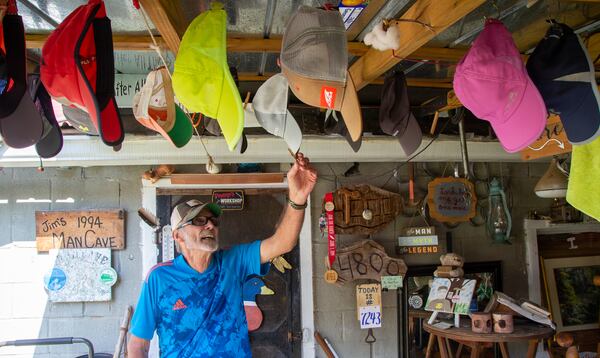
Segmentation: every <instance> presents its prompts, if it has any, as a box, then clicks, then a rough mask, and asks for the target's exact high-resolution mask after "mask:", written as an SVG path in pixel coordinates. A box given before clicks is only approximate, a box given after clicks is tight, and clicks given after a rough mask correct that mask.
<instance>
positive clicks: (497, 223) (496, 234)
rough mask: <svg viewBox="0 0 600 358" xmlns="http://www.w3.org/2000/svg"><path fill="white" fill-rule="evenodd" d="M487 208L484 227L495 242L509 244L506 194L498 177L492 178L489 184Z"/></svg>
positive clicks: (509, 221)
mask: <svg viewBox="0 0 600 358" xmlns="http://www.w3.org/2000/svg"><path fill="white" fill-rule="evenodd" d="M488 200H489V208H488V218H487V220H488V221H487V224H486V229H487V232H488V234H489V235H490V237H491V238H492V239H493V240H494V242H495V243H500V244H510V241H509V240H510V230H511V229H512V219H511V216H510V211H508V205H507V204H506V195H505V194H504V190H502V185H501V184H500V182H499V181H498V179H496V178H494V179H492V183H491V184H490V196H489V199H488Z"/></svg>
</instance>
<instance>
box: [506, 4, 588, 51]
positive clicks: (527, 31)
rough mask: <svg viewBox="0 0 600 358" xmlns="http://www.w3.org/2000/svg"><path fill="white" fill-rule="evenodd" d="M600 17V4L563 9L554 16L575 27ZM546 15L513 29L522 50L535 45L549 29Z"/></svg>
mask: <svg viewBox="0 0 600 358" xmlns="http://www.w3.org/2000/svg"><path fill="white" fill-rule="evenodd" d="M599 17H600V5H598V4H590V5H588V6H586V7H585V9H584V8H581V7H578V8H574V9H570V10H566V11H562V12H560V13H558V14H556V15H554V16H553V18H555V19H556V21H558V22H562V23H565V24H567V25H569V26H570V27H571V28H573V29H577V28H580V27H582V26H584V25H586V24H587V23H589V22H592V21H595V20H597V19H598V18H599ZM548 26H549V25H548V22H546V17H541V18H539V19H537V20H535V21H533V22H532V23H530V24H528V25H527V26H525V27H523V28H521V29H518V30H516V31H513V33H512V36H513V39H514V40H515V44H517V48H518V49H519V51H521V52H525V51H527V50H530V49H531V48H533V47H535V46H536V45H537V44H538V43H539V42H540V40H541V39H542V38H543V37H544V35H545V34H546V31H548Z"/></svg>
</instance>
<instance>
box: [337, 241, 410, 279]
mask: <svg viewBox="0 0 600 358" xmlns="http://www.w3.org/2000/svg"><path fill="white" fill-rule="evenodd" d="M331 269H332V270H335V271H336V272H337V273H338V279H337V282H336V283H338V284H344V283H346V282H349V281H354V280H360V279H371V280H377V281H381V276H398V275H402V276H404V275H405V274H406V264H405V263H404V260H402V259H396V258H392V257H389V256H388V255H387V254H386V253H385V249H384V248H383V246H381V245H379V244H378V243H376V242H375V241H373V240H364V241H360V242H357V243H355V244H353V245H350V246H347V247H344V248H342V249H340V250H338V252H337V256H336V259H335V261H334V262H333V265H332V266H331Z"/></svg>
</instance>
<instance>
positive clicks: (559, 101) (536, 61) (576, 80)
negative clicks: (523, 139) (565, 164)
mask: <svg viewBox="0 0 600 358" xmlns="http://www.w3.org/2000/svg"><path fill="white" fill-rule="evenodd" d="M527 71H528V72H529V76H531V80H532V81H533V83H535V85H536V86H537V88H538V89H539V91H540V93H541V94H542V97H543V98H544V102H545V103H546V107H547V108H548V110H549V111H550V112H553V113H556V114H558V115H559V116H560V120H561V122H562V123H563V125H564V127H565V132H566V133H567V138H569V142H571V143H573V144H585V143H589V142H591V141H593V140H594V139H595V138H597V137H598V136H599V135H600V93H599V92H598V85H597V84H596V74H595V69H594V65H593V64H592V61H591V59H590V56H589V54H588V51H587V49H586V47H585V46H584V45H583V43H582V42H581V39H580V38H579V36H577V34H576V33H575V32H574V31H573V29H571V28H570V27H569V26H567V25H565V24H561V23H553V24H552V25H551V26H550V28H549V29H548V31H547V32H546V36H545V37H544V38H543V39H542V40H541V41H540V43H539V44H538V45H537V46H536V48H535V50H534V51H533V53H532V54H531V56H529V59H528V60H527Z"/></svg>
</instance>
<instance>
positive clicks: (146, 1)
mask: <svg viewBox="0 0 600 358" xmlns="http://www.w3.org/2000/svg"><path fill="white" fill-rule="evenodd" d="M140 4H141V6H142V8H143V9H144V10H145V12H146V14H147V15H148V17H150V20H151V21H152V23H153V24H154V26H155V27H156V29H157V30H158V32H159V33H160V34H161V36H162V38H163V39H164V42H165V43H166V44H167V47H168V48H169V49H170V50H171V51H173V53H177V51H178V50H179V44H180V43H181V37H182V36H183V32H184V31H185V26H184V25H183V24H181V20H180V19H183V18H184V17H183V16H182V15H183V12H182V10H181V7H180V4H179V1H161V0H140ZM186 25H187V24H186Z"/></svg>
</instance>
